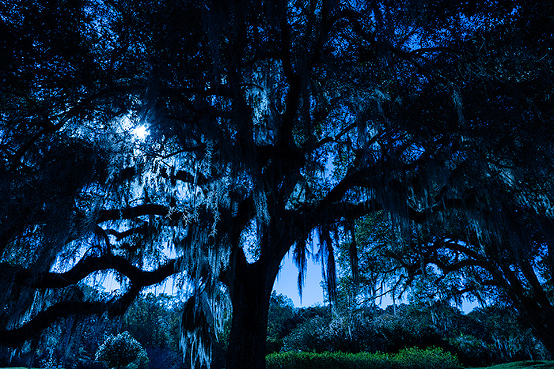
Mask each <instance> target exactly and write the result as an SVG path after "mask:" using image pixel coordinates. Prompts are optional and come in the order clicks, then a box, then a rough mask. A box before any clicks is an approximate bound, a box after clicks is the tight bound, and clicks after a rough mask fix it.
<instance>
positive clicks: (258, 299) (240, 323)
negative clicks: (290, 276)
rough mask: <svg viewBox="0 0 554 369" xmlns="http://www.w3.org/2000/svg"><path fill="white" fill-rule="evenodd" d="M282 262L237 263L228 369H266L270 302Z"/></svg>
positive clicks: (241, 261)
mask: <svg viewBox="0 0 554 369" xmlns="http://www.w3.org/2000/svg"><path fill="white" fill-rule="evenodd" d="M241 256H242V255H241ZM280 262H281V260H280V259H279V258H275V259H274V260H266V262H263V261H262V260H258V261H257V262H256V263H254V264H248V263H246V260H243V259H242V258H241V260H239V261H237V263H236V265H235V276H234V278H233V280H232V282H231V283H232V288H231V289H230V292H231V302H232V306H233V321H232V325H231V333H230V337H229V347H228V350H227V365H226V369H239V368H248V369H264V368H265V354H266V337H267V316H268V311H269V300H270V296H271V292H272V291H273V283H274V281H275V278H276V277H277V273H278V271H279V265H280Z"/></svg>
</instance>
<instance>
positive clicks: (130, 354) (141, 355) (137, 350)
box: [95, 332, 149, 369]
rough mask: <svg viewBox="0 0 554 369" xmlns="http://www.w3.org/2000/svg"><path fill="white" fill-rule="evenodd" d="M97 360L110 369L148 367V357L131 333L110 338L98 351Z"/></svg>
mask: <svg viewBox="0 0 554 369" xmlns="http://www.w3.org/2000/svg"><path fill="white" fill-rule="evenodd" d="M95 360H96V361H99V362H101V363H102V364H103V365H104V366H106V367H108V368H118V369H119V368H127V369H138V368H146V367H147V366H148V361H149V360H148V355H147V354H146V351H145V350H144V349H143V348H142V346H141V344H140V343H139V342H138V341H137V340H135V339H134V338H133V337H132V336H131V334H129V332H123V333H120V334H118V335H117V336H111V335H110V336H109V337H108V338H106V340H105V341H104V342H103V343H102V345H100V347H99V348H98V351H96V356H95Z"/></svg>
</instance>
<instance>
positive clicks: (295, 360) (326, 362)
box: [266, 348, 461, 369]
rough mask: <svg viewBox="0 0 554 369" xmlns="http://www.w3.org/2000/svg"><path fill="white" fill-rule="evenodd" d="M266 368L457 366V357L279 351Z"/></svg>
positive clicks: (412, 351)
mask: <svg viewBox="0 0 554 369" xmlns="http://www.w3.org/2000/svg"><path fill="white" fill-rule="evenodd" d="M266 364H267V369H326V368H329V369H439V368H440V369H458V368H461V365H460V363H459V362H458V360H457V358H456V357H455V356H454V355H452V354H451V353H449V352H444V351H443V350H442V349H440V348H430V349H426V350H421V349H418V348H409V349H405V350H402V351H400V352H399V353H398V354H396V355H390V354H381V353H376V354H370V353H367V352H362V353H358V354H351V353H343V352H336V353H329V352H325V353H322V354H317V353H312V352H282V353H276V354H271V355H268V356H267V357H266Z"/></svg>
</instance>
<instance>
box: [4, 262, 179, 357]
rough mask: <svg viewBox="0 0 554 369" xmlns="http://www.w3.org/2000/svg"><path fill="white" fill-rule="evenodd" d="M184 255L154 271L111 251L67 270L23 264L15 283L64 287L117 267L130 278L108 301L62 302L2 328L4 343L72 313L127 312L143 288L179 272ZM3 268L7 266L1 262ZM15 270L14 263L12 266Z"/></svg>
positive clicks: (17, 340) (13, 343) (19, 340)
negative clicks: (44, 269) (41, 269)
mask: <svg viewBox="0 0 554 369" xmlns="http://www.w3.org/2000/svg"><path fill="white" fill-rule="evenodd" d="M181 259H182V258H175V259H172V260H170V261H169V262H167V263H165V264H164V265H162V266H160V267H159V268H157V269H155V270H152V271H144V270H141V269H140V268H138V267H136V266H135V265H133V264H132V263H131V262H129V261H128V260H126V259H124V258H122V257H119V256H115V255H113V254H111V253H107V254H105V255H102V256H99V257H97V256H89V257H85V258H84V259H82V260H81V261H79V262H78V263H77V264H75V266H74V267H73V268H71V269H70V270H68V271H67V272H64V273H52V272H47V273H33V272H32V271H31V270H29V269H27V268H23V267H20V268H18V269H17V270H16V271H15V273H14V274H15V276H14V280H13V283H14V284H18V285H21V286H27V287H31V288H33V289H36V290H44V289H49V288H63V287H67V286H70V285H72V284H76V283H77V282H79V281H81V280H82V279H84V278H85V277H87V276H88V275H90V274H92V273H94V272H97V271H103V270H115V271H116V272H118V273H119V274H121V275H124V276H126V277H127V278H129V280H130V282H131V283H130V286H129V288H128V289H127V291H126V292H125V293H124V294H122V295H120V296H119V297H115V298H112V299H110V300H106V301H85V300H84V299H83V298H79V299H72V300H68V301H60V302H57V303H55V304H53V305H52V306H50V307H48V308H47V309H45V310H43V311H40V312H38V313H37V314H36V315H34V316H33V317H32V318H31V319H29V320H28V321H26V322H25V323H23V324H21V325H20V326H18V327H16V328H11V329H6V328H5V327H3V328H0V345H4V346H11V347H16V346H19V345H20V344H22V343H23V342H25V341H26V340H28V339H30V338H32V337H33V336H34V335H36V334H37V333H39V332H40V331H42V330H44V329H45V328H47V327H48V326H50V325H51V324H52V323H54V322H56V321H57V320H59V319H62V318H65V317H68V316H71V315H91V314H102V313H105V312H107V313H108V314H109V316H117V315H121V314H123V313H124V312H125V311H126V309H127V307H128V306H129V305H130V304H131V302H132V301H133V300H134V299H135V297H136V296H137V295H138V294H139V293H140V291H141V290H142V288H144V287H147V286H151V285H154V284H157V283H160V282H162V281H163V280H164V279H166V278H167V277H169V276H171V275H173V274H175V273H177V272H178V269H177V266H178V265H179V263H180V262H182V260H181ZM0 266H2V267H3V265H1V264H0ZM11 268H12V269H13V266H11Z"/></svg>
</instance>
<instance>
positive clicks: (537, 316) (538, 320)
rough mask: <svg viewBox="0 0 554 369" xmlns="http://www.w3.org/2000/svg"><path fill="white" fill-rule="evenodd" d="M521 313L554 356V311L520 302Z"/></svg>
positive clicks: (553, 356)
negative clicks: (542, 309)
mask: <svg viewBox="0 0 554 369" xmlns="http://www.w3.org/2000/svg"><path fill="white" fill-rule="evenodd" d="M520 309H521V310H520V315H521V316H522V317H523V319H524V320H525V321H526V322H527V323H529V325H530V326H531V330H532V331H533V333H534V334H535V337H537V338H538V339H539V341H541V343H542V344H543V345H544V347H545V348H546V350H547V351H548V353H549V354H550V356H551V357H552V358H554V311H553V310H552V309H548V310H549V311H548V312H545V311H541V310H540V309H537V308H535V309H533V308H529V306H526V305H524V304H520Z"/></svg>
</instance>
